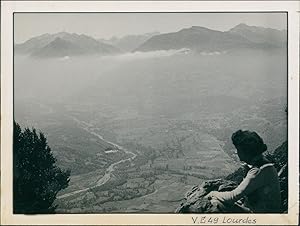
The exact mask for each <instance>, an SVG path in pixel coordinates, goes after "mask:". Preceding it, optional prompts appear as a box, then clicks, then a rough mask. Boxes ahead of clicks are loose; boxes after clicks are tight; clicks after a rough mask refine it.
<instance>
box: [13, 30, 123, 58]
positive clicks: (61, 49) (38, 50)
mask: <svg viewBox="0 0 300 226" xmlns="http://www.w3.org/2000/svg"><path fill="white" fill-rule="evenodd" d="M15 52H16V54H24V55H30V56H34V57H64V56H76V55H92V54H98V55H111V54H116V53H119V52H120V50H119V49H118V48H116V47H114V46H112V45H109V44H105V43H102V42H99V41H97V40H96V39H94V38H92V37H90V36H87V35H84V34H81V35H78V34H76V33H72V34H71V33H68V32H59V33H56V34H43V35H40V36H37V37H34V38H31V39H29V40H28V41H26V42H24V43H22V44H16V45H15Z"/></svg>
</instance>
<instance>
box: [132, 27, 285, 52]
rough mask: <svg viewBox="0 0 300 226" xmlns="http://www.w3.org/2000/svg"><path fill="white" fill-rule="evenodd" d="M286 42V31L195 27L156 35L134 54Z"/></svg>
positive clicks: (255, 28)
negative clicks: (222, 29) (219, 29)
mask: <svg viewBox="0 0 300 226" xmlns="http://www.w3.org/2000/svg"><path fill="white" fill-rule="evenodd" d="M285 43H286V32H284V31H279V30H276V29H271V28H263V27H255V26H248V25H246V24H239V25H237V26H235V27H234V28H232V29H230V30H229V31H225V32H222V31H217V30H212V29H208V28H205V27H201V26H192V27H190V28H185V29H182V30H180V31H178V32H172V33H166V34H160V35H156V36H153V37H152V38H150V39H149V40H147V41H146V42H145V43H143V44H142V45H140V46H139V47H138V48H136V49H135V50H134V51H154V50H169V49H181V48H189V49H191V50H196V51H220V50H228V49H240V48H278V47H282V46H284V45H285Z"/></svg>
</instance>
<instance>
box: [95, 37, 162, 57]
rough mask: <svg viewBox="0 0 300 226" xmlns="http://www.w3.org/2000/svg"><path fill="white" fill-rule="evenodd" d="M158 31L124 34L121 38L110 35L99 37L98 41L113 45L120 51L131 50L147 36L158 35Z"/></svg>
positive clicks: (146, 38)
mask: <svg viewBox="0 0 300 226" xmlns="http://www.w3.org/2000/svg"><path fill="white" fill-rule="evenodd" d="M158 34H159V32H151V33H146V34H140V35H126V36H124V37H121V38H117V37H112V38H110V39H99V41H101V42H103V43H106V44H110V45H113V46H115V47H117V48H119V49H120V50H122V51H125V52H127V51H132V50H134V49H136V48H137V47H139V46H140V45H141V44H143V43H144V42H145V41H147V40H148V39H149V38H151V37H153V36H154V35H158Z"/></svg>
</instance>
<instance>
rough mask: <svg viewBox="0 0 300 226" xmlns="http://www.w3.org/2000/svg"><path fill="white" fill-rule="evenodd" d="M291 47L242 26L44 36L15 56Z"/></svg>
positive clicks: (279, 35)
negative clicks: (98, 35)
mask: <svg viewBox="0 0 300 226" xmlns="http://www.w3.org/2000/svg"><path fill="white" fill-rule="evenodd" d="M286 43H287V31H286V30H276V29H272V28H264V27H257V26H249V25H246V24H243V23H242V24H239V25H237V26H235V27H233V28H231V29H230V30H228V31H217V30H212V29H208V28H205V27H201V26H192V27H190V28H184V29H182V30H180V31H177V32H171V33H164V34H159V33H158V32H156V33H146V34H143V35H128V36H124V37H122V38H116V37H113V38H111V39H99V40H97V39H94V38H92V37H90V36H87V35H84V34H81V35H79V34H76V33H68V32H59V33H56V34H48V33H47V34H43V35H40V36H37V37H34V38H31V39H29V40H28V41H26V42H24V43H21V44H15V53H16V54H23V55H30V56H33V57H39V58H45V57H46V58H47V57H64V56H79V55H112V54H119V53H122V52H130V51H131V52H137V51H138V52H147V51H156V50H170V49H183V48H188V49H190V50H193V51H196V52H202V51H208V52H211V51H226V50H231V49H244V48H251V49H266V48H281V47H285V46H286Z"/></svg>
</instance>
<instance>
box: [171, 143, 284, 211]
mask: <svg viewBox="0 0 300 226" xmlns="http://www.w3.org/2000/svg"><path fill="white" fill-rule="evenodd" d="M287 154H288V148H287V142H284V143H283V144H282V145H281V146H279V147H278V148H277V149H276V150H275V151H274V152H273V153H268V154H267V155H266V157H267V158H268V159H270V161H272V162H274V166H275V167H276V169H277V171H278V176H279V181H280V187H281V198H282V207H281V211H282V212H286V211H287V207H288V162H287V160H288V158H287ZM245 174H246V171H245V170H244V169H243V168H239V169H238V170H236V171H235V172H233V173H232V174H230V175H228V176H227V177H226V178H225V179H216V180H208V181H204V182H203V183H202V184H200V185H196V186H194V187H192V188H191V189H190V190H189V191H188V192H187V193H186V195H185V198H184V201H183V202H182V203H181V204H180V206H179V207H178V208H177V209H176V211H175V212H176V213H217V212H230V213H242V212H244V211H243V210H242V209H241V208H239V207H238V206H233V207H232V208H231V209H228V208H227V209H226V210H224V208H222V207H221V206H218V205H220V203H213V202H211V201H210V200H208V198H207V197H206V195H207V194H208V193H209V192H211V191H231V190H233V189H234V188H236V187H237V185H238V184H239V183H240V182H241V181H242V179H243V177H244V175H245Z"/></svg>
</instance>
